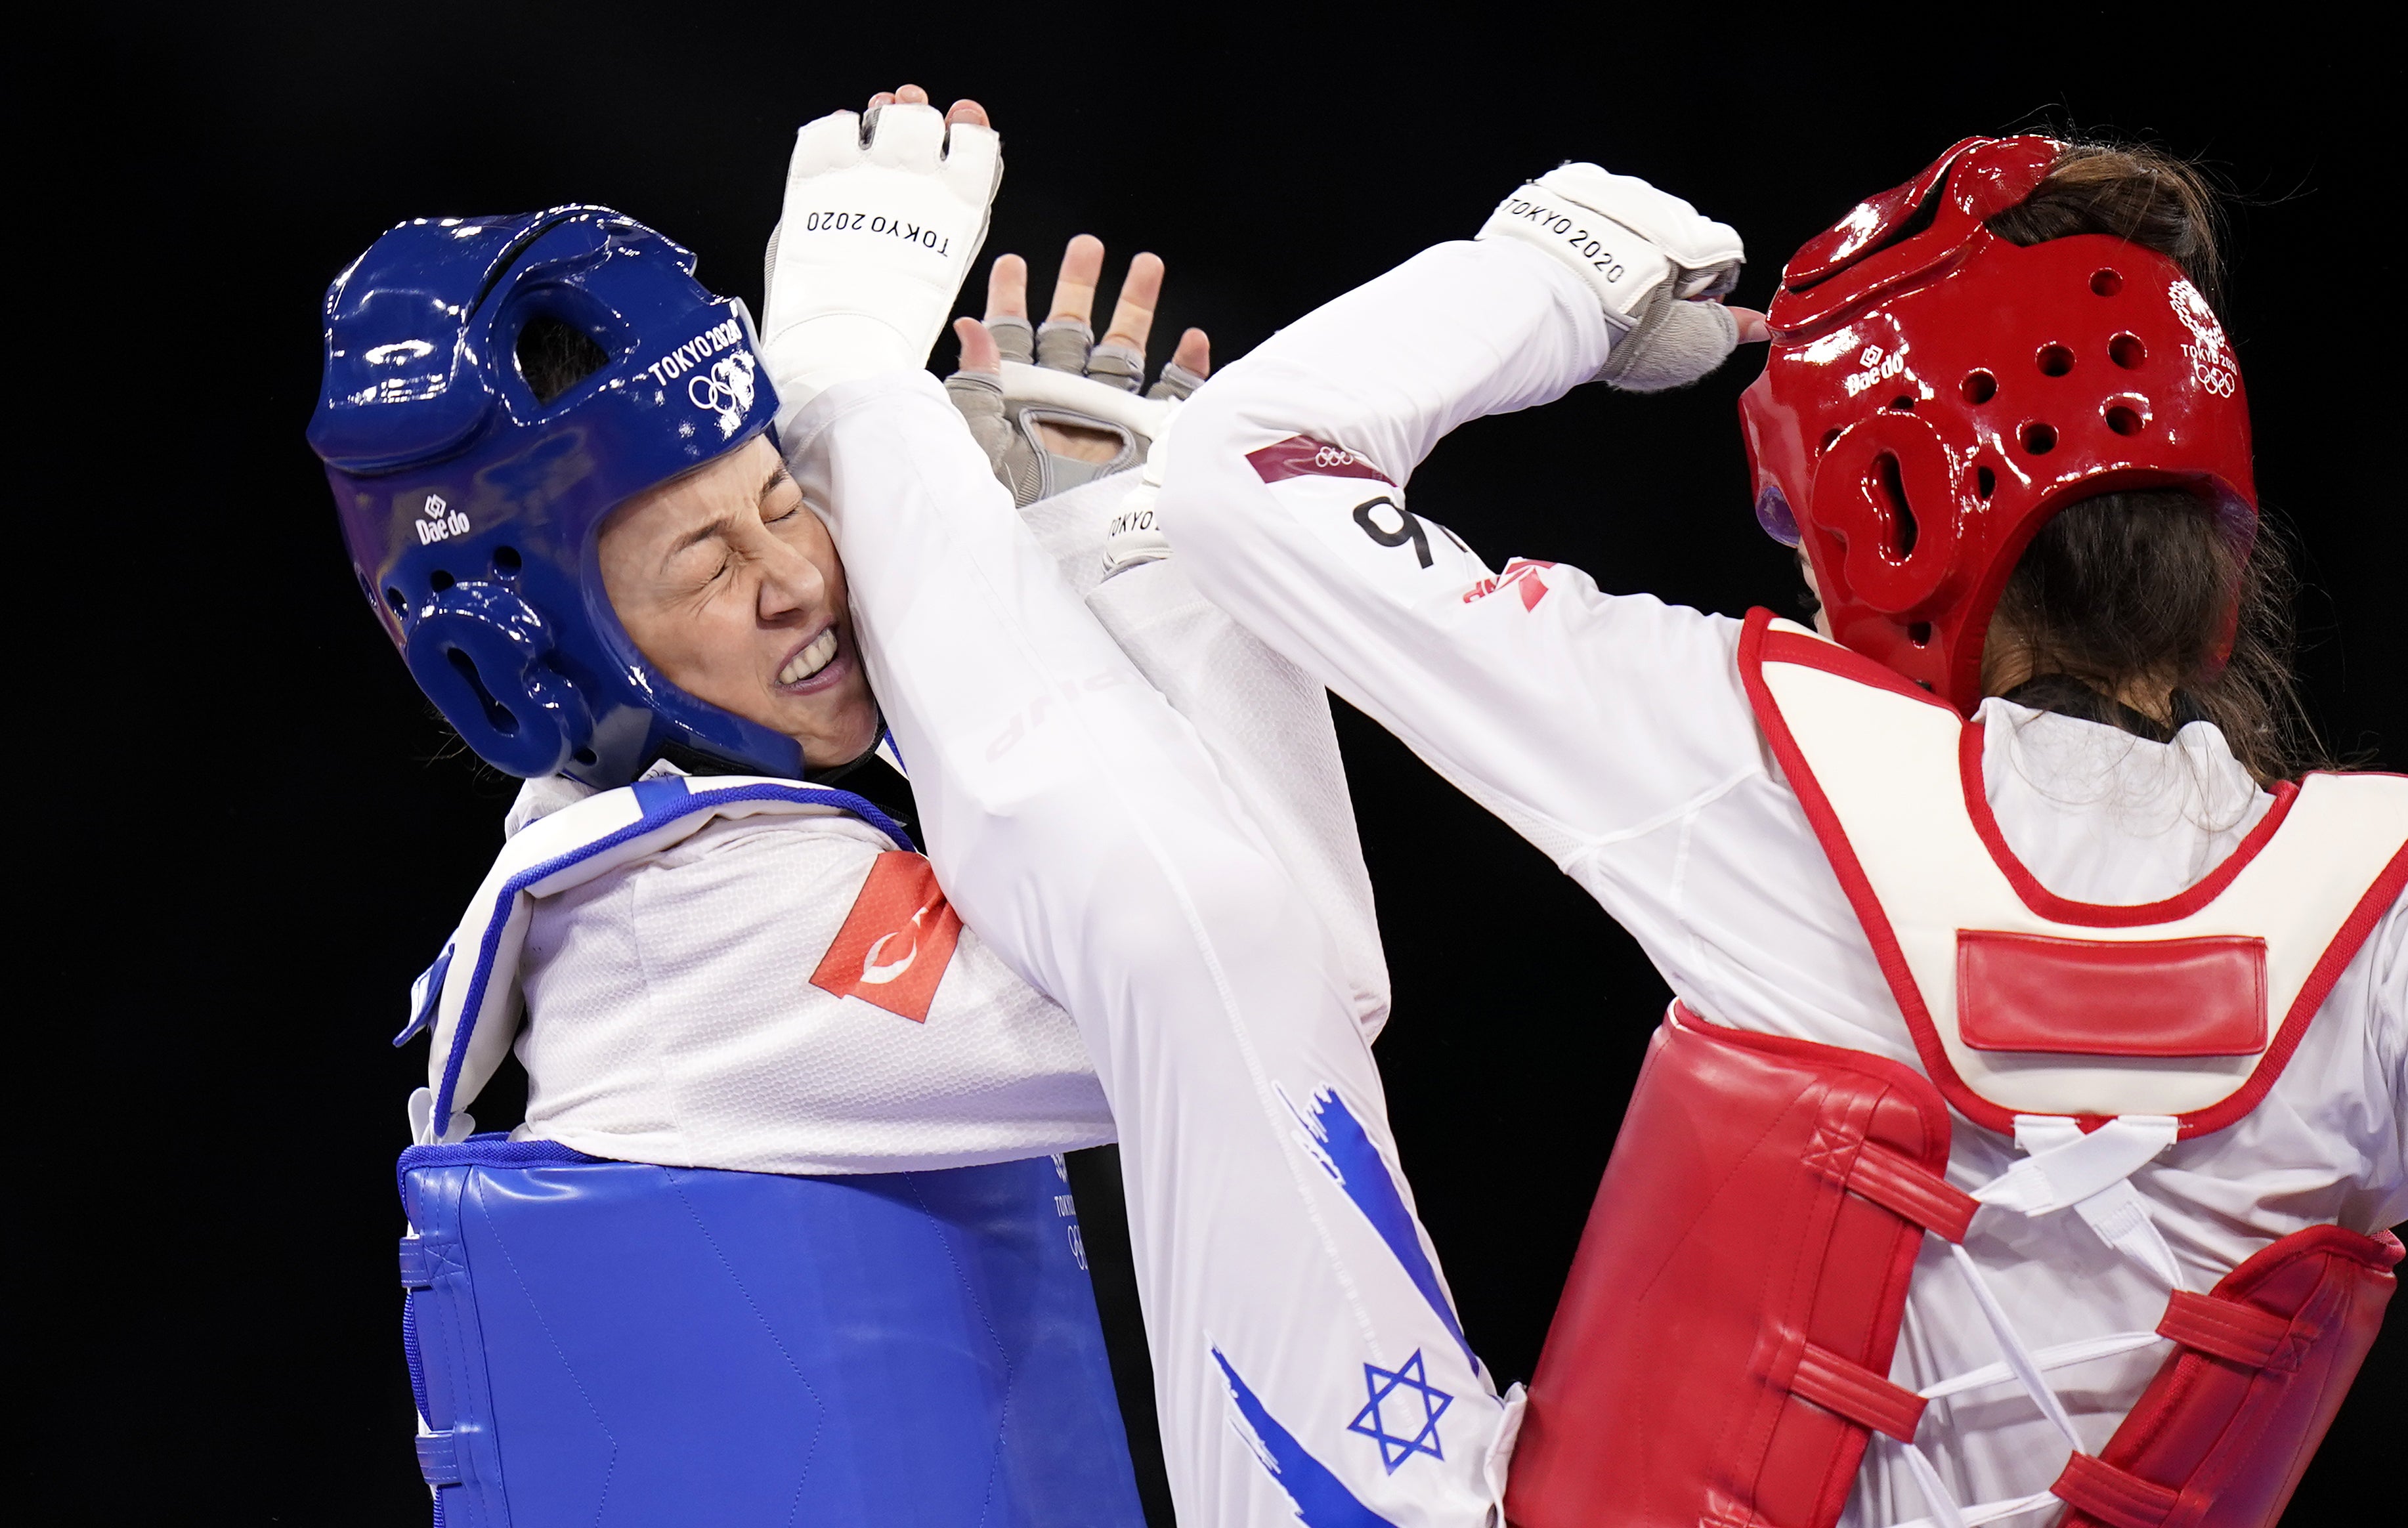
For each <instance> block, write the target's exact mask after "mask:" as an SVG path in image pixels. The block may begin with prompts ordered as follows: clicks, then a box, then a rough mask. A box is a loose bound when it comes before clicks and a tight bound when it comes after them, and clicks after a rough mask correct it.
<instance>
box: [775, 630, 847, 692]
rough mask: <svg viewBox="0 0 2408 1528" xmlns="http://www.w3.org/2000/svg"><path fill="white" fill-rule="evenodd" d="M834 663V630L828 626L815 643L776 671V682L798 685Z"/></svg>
mask: <svg viewBox="0 0 2408 1528" xmlns="http://www.w3.org/2000/svg"><path fill="white" fill-rule="evenodd" d="M835 661H836V628H835V627H833V626H830V627H829V628H828V629H827V630H825V631H824V632H822V633H820V635H819V639H818V640H817V641H815V642H813V643H812V644H811V645H810V647H807V648H805V649H804V650H802V651H800V652H798V653H796V654H795V655H794V656H793V657H792V658H789V659H787V660H786V666H785V667H783V668H781V669H780V670H778V682H779V683H780V684H800V683H802V682H803V681H804V680H805V679H808V678H810V677H811V676H812V675H814V674H816V673H818V672H819V671H820V670H821V669H823V668H825V667H827V665H828V664H832V663H834V662H835Z"/></svg>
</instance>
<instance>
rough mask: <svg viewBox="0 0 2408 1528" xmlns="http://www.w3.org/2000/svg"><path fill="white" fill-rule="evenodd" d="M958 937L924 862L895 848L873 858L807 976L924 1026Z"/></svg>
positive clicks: (957, 924) (957, 921) (954, 917)
mask: <svg viewBox="0 0 2408 1528" xmlns="http://www.w3.org/2000/svg"><path fill="white" fill-rule="evenodd" d="M961 933H962V920H961V915H960V914H958V913H956V912H954V911H953V907H952V905H951V904H950V903H948V902H946V900H945V893H944V892H943V891H942V890H941V889H940V888H939V886H938V885H937V872H936V870H935V868H934V867H932V866H931V865H930V864H928V862H927V861H926V860H925V859H924V858H922V857H921V856H919V855H917V854H910V853H905V852H902V851H900V850H897V851H895V852H892V853H887V854H881V855H880V856H878V863H877V864H873V865H872V866H870V870H869V878H868V879H867V880H866V881H864V882H863V883H862V886H861V893H860V894H859V895H857V896H855V897H854V898H853V910H852V911H851V912H849V913H847V914H846V915H845V919H844V926H843V927H842V928H840V929H839V930H837V935H836V938H835V940H834V941H833V942H832V943H830V944H829V946H828V948H827V953H826V954H825V955H823V956H821V957H820V964H819V969H818V970H816V971H813V972H812V973H811V985H812V986H814V987H817V988H819V989H820V990H821V991H822V992H833V993H835V994H836V995H837V996H839V997H857V998H860V999H861V1000H862V1001H863V1002H865V1003H870V1004H874V1005H876V1006H877V1007H882V1008H884V1009H885V1010H886V1011H887V1012H889V1013H892V1014H895V1015H897V1016H898V1017H901V1018H905V1019H909V1020H910V1021H912V1022H913V1023H915V1024H925V1023H926V1022H927V1021H928V1005H929V1004H930V1003H931V1002H933V1001H935V999H936V996H937V983H938V981H939V980H940V979H941V978H943V977H944V974H945V966H946V965H947V964H949V963H950V962H951V961H952V960H953V946H954V944H955V943H956V942H958V941H959V939H960V938H961Z"/></svg>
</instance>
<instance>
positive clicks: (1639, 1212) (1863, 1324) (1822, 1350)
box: [1506, 1011, 1972, 1528]
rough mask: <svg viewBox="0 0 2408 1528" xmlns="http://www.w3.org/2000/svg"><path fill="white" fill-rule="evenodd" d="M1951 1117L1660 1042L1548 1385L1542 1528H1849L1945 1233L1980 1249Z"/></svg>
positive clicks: (1864, 1089) (1793, 1060)
mask: <svg viewBox="0 0 2408 1528" xmlns="http://www.w3.org/2000/svg"><path fill="white" fill-rule="evenodd" d="M1947 1160H1948V1115H1947V1110H1946V1108H1945V1107H1944V1106H1943V1105H1942V1103H1941V1101H1940V1095H1939V1093H1938V1092H1936V1091H1935V1090H1934V1089H1933V1088H1932V1086H1931V1084H1930V1083H1929V1082H1928V1081H1926V1080H1925V1079H1924V1078H1922V1077H1920V1076H1919V1075H1917V1074H1916V1073H1915V1072H1914V1071H1913V1070H1912V1069H1911V1068H1908V1067H1905V1066H1901V1065H1899V1064H1896V1063H1894V1062H1890V1061H1886V1060H1884V1059H1883V1058H1881V1057H1877V1056H1871V1055H1866V1054H1864V1053H1862V1052H1860V1051H1853V1050H1839V1049H1836V1048H1833V1047H1829V1046H1821V1045H1813V1044H1810V1043H1808V1042H1805V1041H1802V1040H1790V1039H1783V1038H1779V1037H1775V1036H1770V1035H1748V1034H1742V1033H1739V1032H1737V1031H1732V1030H1726V1029H1720V1028H1717V1027H1715V1026H1713V1025H1710V1024H1707V1023H1704V1022H1703V1021H1699V1019H1697V1018H1696V1017H1695V1016H1694V1015H1692V1014H1689V1013H1687V1012H1685V1011H1680V1012H1677V1013H1676V1015H1675V1017H1674V1018H1673V1019H1671V1020H1669V1021H1666V1023H1665V1024H1664V1026H1663V1028H1662V1029H1660V1030H1659V1031H1658V1032H1657V1033H1656V1039H1655V1041H1654V1043H1653V1045H1652V1047H1651V1049H1650V1050H1649V1053H1648V1059H1647V1065H1646V1068H1645V1070H1644V1071H1643V1072H1642V1073H1641V1077H1640V1079H1639V1087H1638V1091H1637V1092H1636V1093H1635V1094H1634V1095H1633V1096H1632V1098H1631V1102H1630V1109H1629V1112H1628V1114H1627V1116H1625V1118H1624V1121H1623V1126H1622V1135H1621V1137H1620V1138H1619V1139H1618V1140H1617V1141H1616V1142H1615V1143H1614V1149H1613V1160H1612V1161H1611V1162H1610V1163H1609V1164H1607V1166H1606V1170H1605V1179H1604V1181H1603V1182H1602V1183H1601V1184H1599V1185H1598V1193H1597V1203H1596V1206H1595V1207H1594V1208H1593V1209H1591V1211H1590V1212H1589V1221H1588V1228H1587V1230H1586V1232H1585V1233H1584V1235H1583V1236H1582V1239H1581V1247H1580V1252H1579V1255H1578V1257H1577V1258H1576V1259H1575V1260H1574V1262H1573V1264H1572V1271H1571V1276H1570V1278H1569V1279H1568V1280H1567V1281H1566V1285H1565V1289H1564V1296H1563V1301H1562V1303H1561V1305H1559V1306H1558V1307H1556V1310H1555V1324H1554V1326H1553V1327H1552V1328H1550V1330H1549V1331H1548V1334H1547V1344H1546V1348H1545V1349H1544V1350H1543V1351H1542V1352H1541V1354H1540V1358H1539V1367H1538V1372H1537V1374H1536V1375H1535V1376H1534V1377H1533V1378H1532V1379H1531V1382H1530V1404H1529V1410H1528V1412H1527V1415H1526V1417H1525V1420H1524V1421H1523V1424H1522V1434H1521V1438H1520V1441H1519V1442H1518V1443H1517V1445H1516V1446H1515V1449H1514V1454H1513V1473H1512V1481H1511V1484H1510V1487H1509V1490H1508V1492H1507V1495H1506V1513H1507V1516H1508V1517H1509V1518H1510V1519H1511V1520H1512V1521H1513V1522H1514V1523H1516V1524H1518V1525H1519V1528H1570V1525H1573V1524H1580V1525H1583V1528H1639V1525H1642V1524H1643V1525H1647V1528H1697V1524H1699V1522H1713V1523H1725V1522H1728V1523H1751V1522H1760V1521H1769V1522H1775V1523H1779V1524H1782V1525H1783V1528H1828V1525H1829V1524H1831V1523H1832V1522H1834V1521H1837V1519H1838V1517H1839V1515H1840V1511H1841V1508H1842V1507H1843V1506H1844V1505H1845V1504H1846V1500H1847V1492H1848V1489H1849V1485H1850V1482H1851V1481H1852V1480H1853V1479H1854V1478H1855V1476H1856V1464H1857V1462H1858V1461H1859V1460H1860V1459H1861V1458H1862V1457H1863V1453H1864V1449H1865V1442H1866V1437H1867V1434H1868V1431H1869V1430H1870V1429H1872V1428H1879V1429H1881V1430H1883V1431H1885V1432H1911V1431H1912V1430H1913V1427H1914V1421H1915V1418H1916V1417H1917V1416H1918V1415H1919V1414H1920V1412H1921V1410H1922V1403H1921V1401H1920V1400H1919V1399H1918V1398H1916V1397H1915V1396H1914V1395H1912V1394H1910V1393H1908V1392H1904V1391H1901V1390H1899V1388H1898V1387H1897V1386H1894V1385H1892V1384H1891V1383H1890V1382H1889V1380H1888V1378H1887V1375H1888V1372H1889V1364H1890V1356H1891V1351H1892V1349H1893V1348H1894V1347H1895V1345H1896V1343H1897V1339H1898V1330H1899V1321H1900V1319H1901V1316H1902V1314H1903V1312H1904V1310H1905V1305H1906V1288H1907V1281H1908V1279H1909V1278H1910V1277H1911V1276H1912V1274H1913V1272H1914V1258H1915V1253H1916V1251H1917V1250H1918V1249H1919V1248H1920V1246H1921V1243H1922V1238H1923V1234H1924V1233H1923V1227H1924V1225H1925V1224H1931V1225H1933V1226H1934V1228H1935V1229H1937V1230H1939V1231H1940V1232H1941V1233H1942V1235H1963V1231H1964V1226H1965V1222H1966V1221H1967V1220H1969V1219H1970V1218H1971V1213H1972V1202H1971V1200H1970V1199H1969V1198H1968V1197H1967V1196H1966V1195H1965V1194H1963V1193H1961V1192H1958V1191H1957V1190H1956V1189H1954V1188H1952V1187H1950V1186H1949V1185H1948V1184H1947V1183H1946V1182H1945V1181H1943V1180H1942V1178H1941V1176H1940V1175H1941V1173H1942V1170H1943V1169H1944V1168H1945V1166H1946V1164H1947Z"/></svg>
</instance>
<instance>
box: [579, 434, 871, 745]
mask: <svg viewBox="0 0 2408 1528" xmlns="http://www.w3.org/2000/svg"><path fill="white" fill-rule="evenodd" d="M597 551H598V553H599V557H600V561H601V564H602V585H603V588H604V590H605V591H606V592H607V593H609V596H610V607H611V608H612V609H613V610H615V611H616V612H618V616H619V623H620V624H621V625H623V626H624V627H625V628H626V630H627V635H628V636H629V637H631V638H633V639H634V641H635V644H636V647H637V650H638V651H640V652H642V653H643V655H644V657H645V658H646V659H647V660H649V661H650V662H651V664H652V666H653V667H654V668H655V669H657V670H658V671H659V672H660V674H661V676H662V677H663V678H667V680H668V681H669V682H670V683H672V684H674V685H676V686H677V687H678V688H679V689H681V690H683V691H684V692H685V693H688V694H690V695H693V696H694V697H695V699H697V700H702V701H707V702H709V703H710V704H711V705H713V706H716V707H720V708H721V709H722V710H725V711H733V712H734V713H735V714H737V715H738V716H740V717H743V718H744V719H745V720H747V721H756V722H759V723H760V724H761V725H762V726H765V727H767V728H769V729H770V730H771V731H773V732H780V733H783V734H785V735H787V736H789V737H792V738H794V739H795V740H796V742H798V743H800V744H801V745H802V746H803V759H804V762H805V763H807V764H811V765H813V766H815V767H822V768H824V767H827V766H830V765H835V764H847V763H850V762H852V761H853V760H854V759H857V758H859V757H860V756H861V755H862V754H864V753H866V752H867V751H868V750H869V748H870V746H871V745H872V744H874V743H875V742H876V741H877V740H878V707H877V704H876V702H874V701H873V700H872V699H871V698H870V694H869V679H868V677H867V674H865V673H864V672H863V670H862V666H861V655H860V652H859V651H858V650H856V649H855V647H854V645H853V614H852V609H851V607H850V606H849V605H848V603H847V602H846V598H845V587H844V564H843V563H842V562H840V561H839V559H838V557H837V552H836V543H835V542H834V541H833V540H831V539H830V538H829V536H828V533H827V527H826V526H824V525H823V524H821V523H820V518H819V517H818V516H817V515H815V514H813V513H811V512H810V510H809V509H807V508H805V507H803V493H802V490H801V489H799V488H797V487H796V485H795V480H794V479H793V478H789V477H788V476H786V468H785V464H783V463H782V462H781V461H779V460H778V453H777V450H775V449H774V448H773V447H771V446H770V444H769V442H768V441H767V439H766V438H763V437H759V436H756V437H754V438H753V440H751V441H749V442H747V443H746V444H745V445H744V446H743V447H741V448H740V449H738V450H733V451H730V452H728V453H727V454H726V455H724V456H722V457H720V458H719V459H718V460H716V461H714V462H711V463H710V464H708V465H705V466H700V467H696V468H695V469H694V470H693V471H692V472H688V473H685V474H683V475H682V476H681V477H677V478H671V479H669V480H668V481H667V482H665V483H661V484H659V485H657V486H655V487H653V488H651V489H648V490H646V491H645V492H644V493H639V494H638V495H637V496H636V497H634V498H632V499H629V500H628V501H627V502H626V503H624V504H623V505H621V506H620V507H618V508H616V509H614V510H612V511H611V512H610V518H609V520H607V521H604V522H603V525H602V532H601V538H600V541H599V543H598V546H597Z"/></svg>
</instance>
